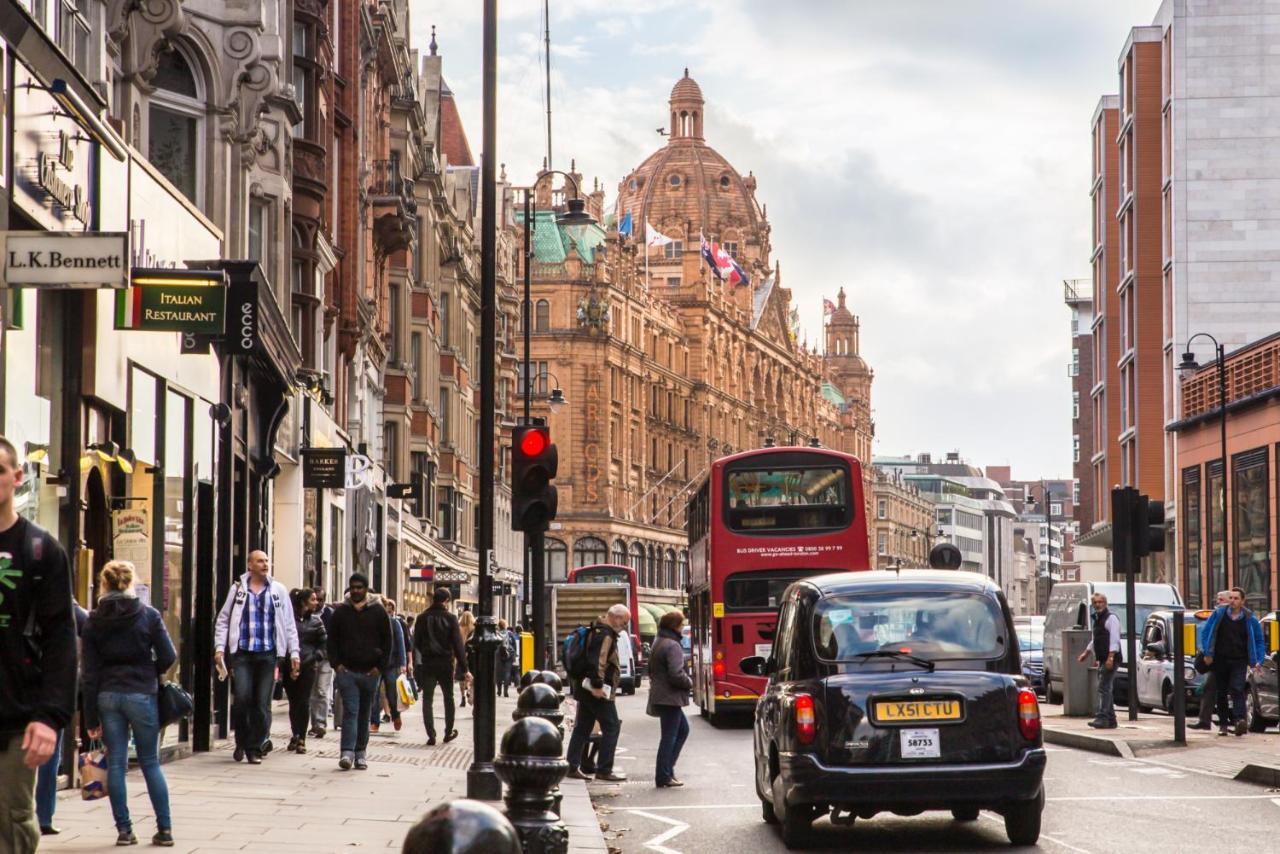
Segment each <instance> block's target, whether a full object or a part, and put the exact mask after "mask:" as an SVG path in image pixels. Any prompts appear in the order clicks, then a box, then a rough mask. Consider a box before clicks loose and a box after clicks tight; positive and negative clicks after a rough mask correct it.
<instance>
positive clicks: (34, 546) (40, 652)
mask: <svg viewBox="0 0 1280 854" xmlns="http://www.w3.org/2000/svg"><path fill="white" fill-rule="evenodd" d="M44 538H45V530H44V528H41V527H40V526H39V525H37V524H36V523H34V522H31V521H28V522H27V534H26V536H25V537H24V538H23V540H22V559H23V563H24V565H23V567H22V575H23V585H22V586H23V590H24V592H25V596H24V597H23V599H24V601H23V602H22V607H24V608H26V609H27V616H26V620H25V622H24V624H23V627H22V648H23V661H22V665H23V671H24V675H25V676H26V677H27V678H28V679H34V678H38V676H39V674H40V660H41V659H42V658H44V647H42V646H41V645H40V627H39V626H37V625H36V607H35V597H36V590H37V589H39V587H40V585H41V584H42V583H44Z"/></svg>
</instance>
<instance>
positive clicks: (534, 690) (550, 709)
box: [511, 682, 564, 815]
mask: <svg viewBox="0 0 1280 854" xmlns="http://www.w3.org/2000/svg"><path fill="white" fill-rule="evenodd" d="M529 717H533V718H542V719H543V720H546V721H550V722H551V723H552V724H554V725H555V728H556V732H558V733H560V742H561V744H563V743H564V712H562V711H560V697H559V695H557V694H556V692H555V689H553V688H552V687H551V686H550V685H548V684H546V683H543V682H534V683H533V684H532V685H530V686H529V687H528V688H525V689H524V690H523V691H521V692H520V697H519V698H518V699H517V700H516V710H515V711H514V712H512V713H511V719H512V720H516V721H518V720H521V719H523V718H529ZM551 798H552V805H551V811H552V812H554V813H555V814H556V815H560V814H561V813H560V804H561V803H562V802H563V800H564V795H563V794H562V793H561V791H560V786H559V785H557V786H556V787H555V788H554V789H552V790H551Z"/></svg>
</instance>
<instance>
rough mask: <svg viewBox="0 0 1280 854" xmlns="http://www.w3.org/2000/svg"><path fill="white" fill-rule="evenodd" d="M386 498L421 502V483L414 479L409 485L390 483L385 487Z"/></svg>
mask: <svg viewBox="0 0 1280 854" xmlns="http://www.w3.org/2000/svg"><path fill="white" fill-rule="evenodd" d="M387 497H388V498H399V499H402V500H404V501H421V500H422V481H421V480H419V479H415V480H412V481H410V482H409V483H392V484H389V485H388V486H387Z"/></svg>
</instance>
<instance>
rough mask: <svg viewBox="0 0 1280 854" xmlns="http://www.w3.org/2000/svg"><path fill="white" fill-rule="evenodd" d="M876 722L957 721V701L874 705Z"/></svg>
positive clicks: (910, 701) (958, 714) (958, 710)
mask: <svg viewBox="0 0 1280 854" xmlns="http://www.w3.org/2000/svg"><path fill="white" fill-rule="evenodd" d="M876 720H877V721H878V722H880V723H909V722H911V721H958V720H960V701H959V700H903V701H897V700H890V701H887V702H886V701H881V702H878V703H876Z"/></svg>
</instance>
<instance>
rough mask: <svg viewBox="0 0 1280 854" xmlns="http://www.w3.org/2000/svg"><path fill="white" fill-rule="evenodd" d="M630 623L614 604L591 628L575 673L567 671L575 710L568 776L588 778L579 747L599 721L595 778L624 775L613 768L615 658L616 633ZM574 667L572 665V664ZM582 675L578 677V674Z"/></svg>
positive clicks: (616, 779) (618, 728) (618, 669)
mask: <svg viewBox="0 0 1280 854" xmlns="http://www.w3.org/2000/svg"><path fill="white" fill-rule="evenodd" d="M630 622H631V611H629V610H628V609H627V606H625V605H614V606H613V607H612V608H610V609H609V611H608V613H606V614H605V615H604V618H603V619H602V620H600V621H599V622H597V623H596V624H595V625H593V626H592V627H591V632H590V634H589V635H588V636H587V644H586V650H584V651H583V652H582V653H579V655H582V656H583V669H582V671H577V673H578V675H574V674H573V673H571V674H569V681H570V683H571V684H572V685H573V698H574V699H575V700H577V701H578V710H577V713H576V716H575V718H574V721H573V734H572V735H571V736H569V749H568V751H566V753H565V755H566V756H567V757H568V759H569V776H570V777H572V778H574V779H576V780H590V779H591V775H589V774H586V773H584V772H583V771H580V770H579V768H578V766H579V764H581V762H582V749H583V748H584V747H586V746H587V739H588V738H590V737H591V730H592V729H593V728H594V727H595V725H596V724H597V723H599V724H600V753H599V756H598V758H597V759H596V775H595V778H596V779H597V780H603V781H605V782H608V783H621V782H622V781H624V780H626V779H627V775H626V774H615V773H614V771H613V754H614V751H615V750H616V749H617V747H618V735H619V734H620V733H621V732H622V721H621V720H619V719H618V707H617V706H616V705H615V704H614V698H615V697H616V696H617V693H618V685H619V684H620V683H621V682H622V666H621V664H620V662H619V660H618V632H620V631H622V630H623V629H625V628H626V627H627V625H628V624H630ZM575 670H576V667H575ZM582 672H585V673H586V675H585V676H582V675H581V673H582Z"/></svg>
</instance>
